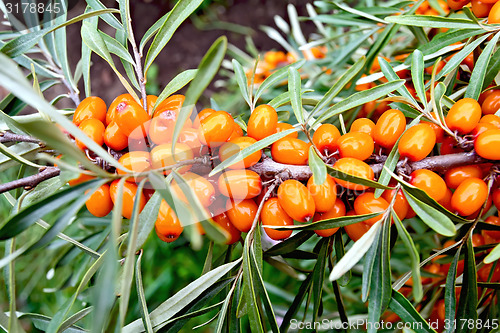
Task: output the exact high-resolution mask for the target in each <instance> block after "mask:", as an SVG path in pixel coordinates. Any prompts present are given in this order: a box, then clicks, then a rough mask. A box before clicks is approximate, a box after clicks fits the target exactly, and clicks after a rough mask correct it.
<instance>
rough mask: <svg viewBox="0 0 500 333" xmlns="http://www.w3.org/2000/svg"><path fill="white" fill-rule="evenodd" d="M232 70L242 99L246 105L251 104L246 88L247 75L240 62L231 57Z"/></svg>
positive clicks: (248, 91)
mask: <svg viewBox="0 0 500 333" xmlns="http://www.w3.org/2000/svg"><path fill="white" fill-rule="evenodd" d="M233 70H234V76H235V78H236V82H237V83H238V87H239V88H240V91H241V95H242V96H243V99H244V100H245V101H246V102H247V104H248V106H251V105H252V103H251V99H252V96H251V95H250V90H249V89H248V81H247V76H246V74H245V70H244V69H243V66H241V64H240V63H239V62H238V60H236V59H233Z"/></svg>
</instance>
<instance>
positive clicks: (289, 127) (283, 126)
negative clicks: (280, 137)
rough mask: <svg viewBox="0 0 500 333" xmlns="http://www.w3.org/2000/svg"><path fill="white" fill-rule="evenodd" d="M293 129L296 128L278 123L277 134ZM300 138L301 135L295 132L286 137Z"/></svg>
mask: <svg viewBox="0 0 500 333" xmlns="http://www.w3.org/2000/svg"><path fill="white" fill-rule="evenodd" d="M293 128H294V127H293V126H292V125H290V124H288V123H278V125H276V133H279V132H284V131H288V130H291V129H293ZM298 137H299V133H297V132H293V133H290V134H288V135H287V136H285V138H293V139H297V138H298Z"/></svg>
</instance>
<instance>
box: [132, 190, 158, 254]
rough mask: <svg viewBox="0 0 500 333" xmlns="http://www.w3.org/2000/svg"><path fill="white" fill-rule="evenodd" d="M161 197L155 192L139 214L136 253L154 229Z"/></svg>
mask: <svg viewBox="0 0 500 333" xmlns="http://www.w3.org/2000/svg"><path fill="white" fill-rule="evenodd" d="M160 204H161V195H160V194H159V193H157V192H156V191H155V193H154V194H153V196H152V197H151V198H150V199H149V200H148V202H147V203H146V205H145V206H144V209H143V210H142V212H141V213H140V214H139V223H138V225H139V231H138V232H137V244H136V247H135V250H136V251H139V250H140V249H141V247H142V246H143V245H144V243H145V242H146V240H147V239H148V237H149V235H150V234H151V231H152V230H153V228H154V225H155V222H156V219H157V217H158V211H159V210H160Z"/></svg>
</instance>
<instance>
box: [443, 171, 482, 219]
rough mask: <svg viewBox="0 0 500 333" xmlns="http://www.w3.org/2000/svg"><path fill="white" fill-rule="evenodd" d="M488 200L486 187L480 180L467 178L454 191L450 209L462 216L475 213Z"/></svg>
mask: <svg viewBox="0 0 500 333" xmlns="http://www.w3.org/2000/svg"><path fill="white" fill-rule="evenodd" d="M487 198H488V185H486V183H485V182H484V181H483V180H482V179H480V178H468V179H466V180H464V181H463V182H462V183H461V184H460V185H459V186H458V187H457V189H456V190H455V192H454V193H453V196H452V197H451V207H452V208H453V209H454V210H455V211H456V212H458V214H460V215H462V216H467V215H470V214H472V213H474V212H476V211H477V210H478V209H480V208H481V206H482V205H483V204H484V202H485V201H486V199H487Z"/></svg>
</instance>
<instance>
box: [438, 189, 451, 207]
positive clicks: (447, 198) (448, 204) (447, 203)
mask: <svg viewBox="0 0 500 333" xmlns="http://www.w3.org/2000/svg"><path fill="white" fill-rule="evenodd" d="M452 196H453V193H452V192H451V190H450V189H449V188H446V193H445V195H444V197H443V199H441V200H439V201H438V202H439V204H440V205H441V206H443V207H444V208H446V209H448V210H449V211H450V212H451V211H452V210H453V208H452V207H451V197H452Z"/></svg>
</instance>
